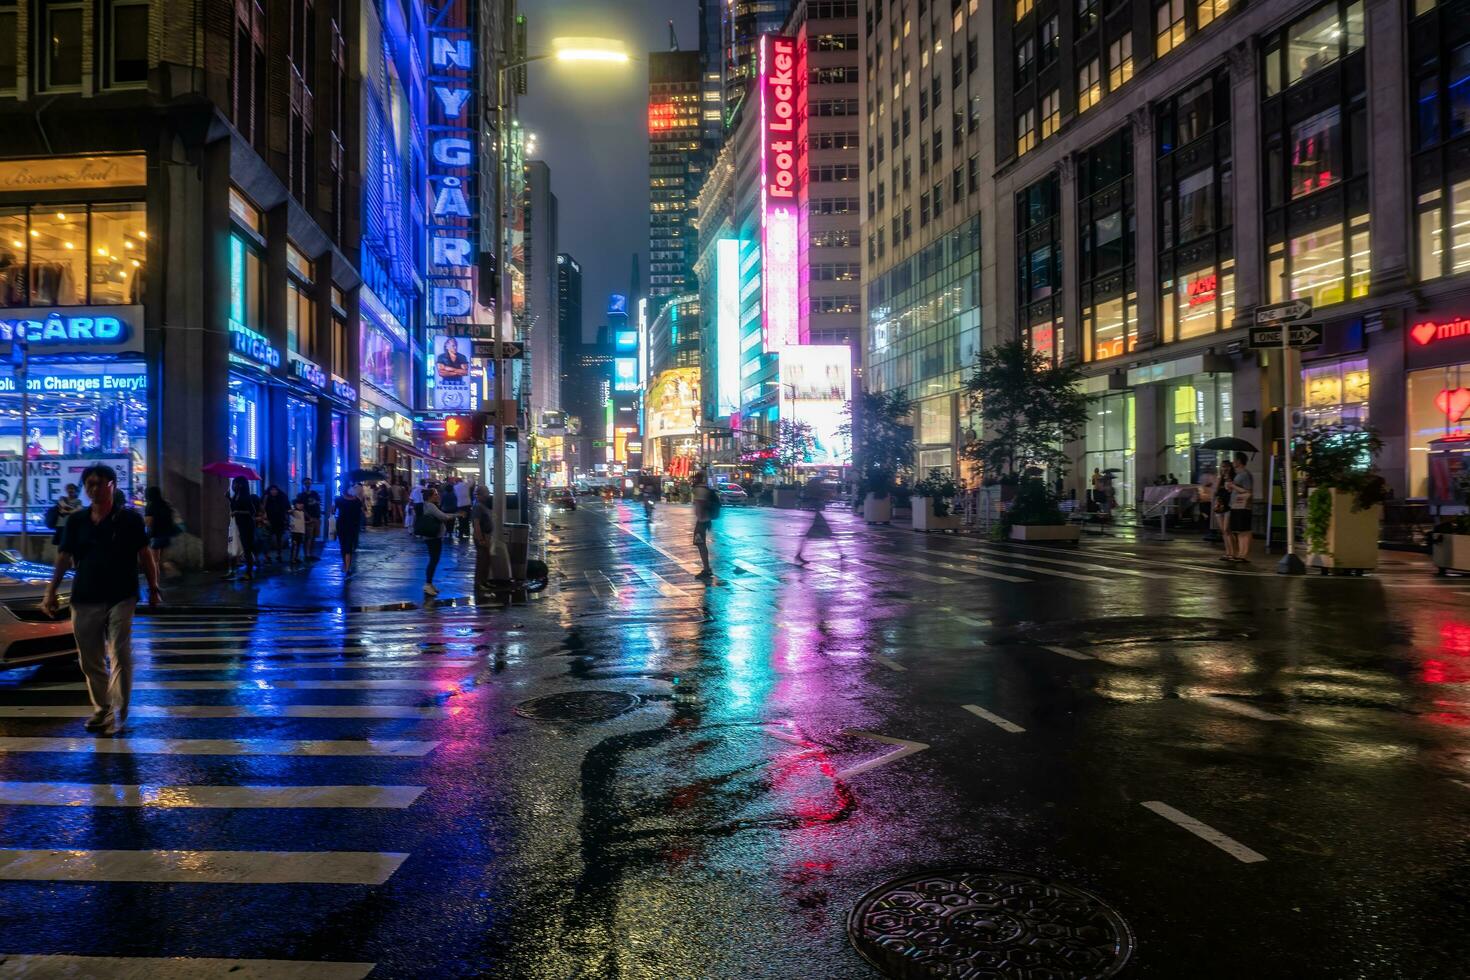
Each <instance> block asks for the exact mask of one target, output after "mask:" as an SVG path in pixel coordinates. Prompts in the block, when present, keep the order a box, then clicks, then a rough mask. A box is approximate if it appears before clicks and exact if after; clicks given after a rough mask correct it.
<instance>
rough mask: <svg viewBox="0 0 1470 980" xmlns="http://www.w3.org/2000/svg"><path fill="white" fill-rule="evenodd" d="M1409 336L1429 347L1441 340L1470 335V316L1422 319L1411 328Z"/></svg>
mask: <svg viewBox="0 0 1470 980" xmlns="http://www.w3.org/2000/svg"><path fill="white" fill-rule="evenodd" d="M1409 336H1410V337H1413V338H1414V343H1416V344H1418V345H1419V346H1420V347H1428V346H1429V345H1430V344H1434V343H1438V342H1439V341H1441V340H1454V339H1455V338H1457V337H1470V318H1467V317H1455V318H1454V319H1453V320H1446V321H1444V322H1438V321H1435V320H1420V321H1419V322H1418V323H1416V324H1414V326H1413V327H1412V328H1411V329H1410V330H1409Z"/></svg>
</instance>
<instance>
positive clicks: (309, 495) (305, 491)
mask: <svg viewBox="0 0 1470 980" xmlns="http://www.w3.org/2000/svg"><path fill="white" fill-rule="evenodd" d="M292 503H293V504H300V505H301V506H302V507H304V508H305V509H306V541H305V548H306V555H305V558H306V560H307V561H316V560H317V557H316V555H313V554H312V553H311V545H312V542H314V541H316V540H317V538H318V537H320V535H321V533H322V495H321V494H319V493H317V492H316V491H315V490H313V489H312V488H311V479H310V478H309V477H308V478H307V479H304V480H302V481H301V492H300V493H298V494H297V495H296V499H295V500H294V501H292Z"/></svg>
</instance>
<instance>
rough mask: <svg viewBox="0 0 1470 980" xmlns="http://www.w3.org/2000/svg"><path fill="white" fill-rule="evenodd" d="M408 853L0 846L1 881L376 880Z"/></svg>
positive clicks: (272, 882) (351, 882)
mask: <svg viewBox="0 0 1470 980" xmlns="http://www.w3.org/2000/svg"><path fill="white" fill-rule="evenodd" d="M407 857H408V855H407V854H398V853H393V852H385V851H77V850H23V849H19V848H0V881H131V882H172V883H180V884H220V885H381V884H382V883H383V882H385V881H387V880H388V878H389V877H390V876H392V874H393V872H395V871H397V870H398V866H399V865H401V864H402V863H403V862H404V860H405V859H407Z"/></svg>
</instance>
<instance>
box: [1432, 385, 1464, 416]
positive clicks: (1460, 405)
mask: <svg viewBox="0 0 1470 980" xmlns="http://www.w3.org/2000/svg"><path fill="white" fill-rule="evenodd" d="M1434 407H1435V408H1437V409H1439V410H1440V411H1441V412H1443V413H1444V417H1445V421H1447V422H1451V423H1453V422H1458V421H1460V420H1461V419H1463V418H1464V417H1465V413H1466V412H1470V388H1445V389H1444V390H1443V391H1441V392H1440V393H1439V394H1437V395H1435V396H1434Z"/></svg>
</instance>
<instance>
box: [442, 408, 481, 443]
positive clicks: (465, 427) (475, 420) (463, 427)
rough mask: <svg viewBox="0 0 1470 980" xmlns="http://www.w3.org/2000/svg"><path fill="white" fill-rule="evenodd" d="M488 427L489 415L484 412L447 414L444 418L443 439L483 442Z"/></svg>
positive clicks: (446, 440) (447, 440)
mask: <svg viewBox="0 0 1470 980" xmlns="http://www.w3.org/2000/svg"><path fill="white" fill-rule="evenodd" d="M489 427H490V416H489V415H488V414H487V413H485V412H480V413H477V414H475V415H447V416H445V418H444V441H445V442H479V443H483V442H484V441H485V433H486V430H488V429H489Z"/></svg>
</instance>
